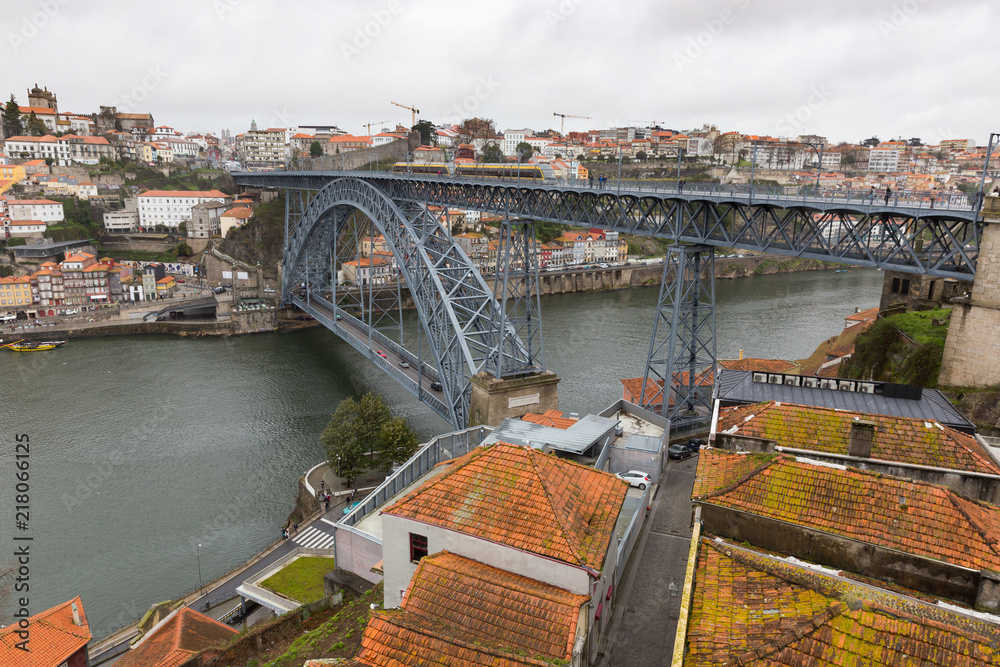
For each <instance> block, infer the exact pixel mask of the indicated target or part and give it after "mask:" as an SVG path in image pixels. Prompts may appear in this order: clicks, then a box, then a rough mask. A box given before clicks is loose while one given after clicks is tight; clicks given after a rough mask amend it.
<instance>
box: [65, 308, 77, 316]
mask: <svg viewBox="0 0 1000 667" xmlns="http://www.w3.org/2000/svg"><path fill="white" fill-rule="evenodd" d="M63 315H76V311H75V310H73V309H72V308H70V309H69V310H67V311H66V312H64V313H63Z"/></svg>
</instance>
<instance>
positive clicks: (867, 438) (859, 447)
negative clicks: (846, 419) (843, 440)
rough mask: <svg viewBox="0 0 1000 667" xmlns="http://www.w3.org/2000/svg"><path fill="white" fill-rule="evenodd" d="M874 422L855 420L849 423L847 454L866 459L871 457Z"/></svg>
mask: <svg viewBox="0 0 1000 667" xmlns="http://www.w3.org/2000/svg"><path fill="white" fill-rule="evenodd" d="M875 426H876V424H875V422H870V421H864V420H862V419H855V420H853V421H852V422H851V439H850V441H849V442H848V443H847V454H848V455H849V456H857V457H859V458H863V459H868V458H871V455H872V440H874V439H875Z"/></svg>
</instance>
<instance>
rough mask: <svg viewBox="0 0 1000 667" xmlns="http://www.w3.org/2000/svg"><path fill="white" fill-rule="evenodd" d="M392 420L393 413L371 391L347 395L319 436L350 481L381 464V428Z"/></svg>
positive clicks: (341, 472)
mask: <svg viewBox="0 0 1000 667" xmlns="http://www.w3.org/2000/svg"><path fill="white" fill-rule="evenodd" d="M391 421H392V413H391V412H390V411H389V407H388V406H387V405H386V404H385V401H383V400H382V398H381V397H380V396H377V395H376V394H372V393H368V394H365V395H364V396H362V397H361V400H360V401H355V400H354V399H353V398H351V397H348V398H345V399H344V400H342V401H341V402H340V405H338V406H337V411H336V412H334V413H333V415H331V416H330V423H329V424H327V427H326V429H325V430H324V431H323V434H322V435H321V436H320V441H321V442H322V443H323V446H324V447H325V448H326V457H327V461H329V462H330V466H331V467H335V468H337V469H338V470H339V475H340V476H341V477H344V478H346V479H347V483H348V485H351V484H352V483H353V482H354V480H355V479H357V478H358V476H359V475H360V473H362V472H363V471H365V470H368V469H369V468H371V467H372V466H373V464H376V463H377V464H381V462H382V458H383V457H382V455H381V454H380V453H379V452H380V451H381V446H382V442H383V440H382V429H383V427H385V425H386V424H388V423H389V422H391Z"/></svg>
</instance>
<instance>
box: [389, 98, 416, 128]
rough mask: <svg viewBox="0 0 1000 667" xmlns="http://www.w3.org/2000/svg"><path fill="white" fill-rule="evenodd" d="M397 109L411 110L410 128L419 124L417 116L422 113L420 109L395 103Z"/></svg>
mask: <svg viewBox="0 0 1000 667" xmlns="http://www.w3.org/2000/svg"><path fill="white" fill-rule="evenodd" d="M393 104H395V105H396V106H397V107H402V108H403V109H409V110H410V127H413V126H414V125H416V124H417V114H418V113H420V109H415V108H413V107H408V106H406V105H405V104H400V103H399V102H393Z"/></svg>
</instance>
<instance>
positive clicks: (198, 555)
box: [195, 544, 204, 591]
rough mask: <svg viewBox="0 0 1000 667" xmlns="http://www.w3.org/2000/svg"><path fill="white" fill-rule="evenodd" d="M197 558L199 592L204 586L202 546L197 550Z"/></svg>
mask: <svg viewBox="0 0 1000 667" xmlns="http://www.w3.org/2000/svg"><path fill="white" fill-rule="evenodd" d="M195 556H196V557H197V558H198V590H199V591H200V590H202V588H204V586H203V585H202V583H201V545H200V544H199V545H198V548H197V549H196V550H195Z"/></svg>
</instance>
